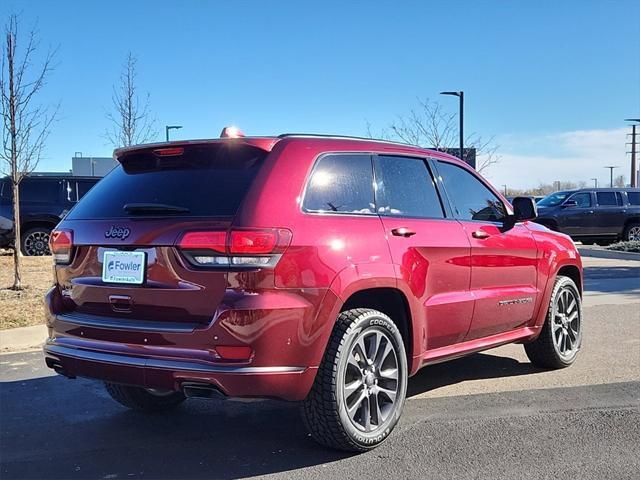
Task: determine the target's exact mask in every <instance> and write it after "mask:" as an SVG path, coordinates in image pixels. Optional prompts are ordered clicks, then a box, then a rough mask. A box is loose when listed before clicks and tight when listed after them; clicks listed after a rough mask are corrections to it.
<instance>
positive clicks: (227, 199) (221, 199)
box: [68, 143, 266, 219]
mask: <svg viewBox="0 0 640 480" xmlns="http://www.w3.org/2000/svg"><path fill="white" fill-rule="evenodd" d="M265 156H266V152H264V151H263V150H260V149H258V148H255V147H250V146H246V145H237V144H229V143H225V144H221V143H218V144H213V145H193V146H186V147H184V153H183V154H181V155H174V156H166V157H162V156H157V155H155V154H154V153H153V152H152V151H142V152H139V151H138V152H134V153H133V154H130V155H128V156H125V157H124V158H122V159H121V161H122V165H119V166H118V167H116V168H115V169H114V170H112V171H111V173H109V174H108V175H107V176H106V177H104V178H103V179H102V180H101V181H100V182H98V183H97V184H96V185H95V187H94V188H92V189H91V190H90V191H89V192H88V193H87V194H86V195H85V196H84V197H83V198H82V200H80V202H78V204H77V205H76V206H75V208H74V209H73V210H71V212H70V213H69V216H68V218H70V219H80V218H84V219H90V218H113V217H126V216H129V215H131V216H151V215H154V214H155V215H167V214H171V215H193V216H229V215H233V214H235V212H236V210H237V209H238V207H239V205H240V202H241V201H242V200H243V198H244V196H245V193H246V192H247V190H248V189H249V186H250V185H251V182H252V181H253V179H254V178H255V176H256V174H257V172H258V169H259V167H260V165H261V164H262V160H263V159H264V157H265ZM127 204H161V205H169V206H174V207H178V209H177V210H178V211H173V212H168V211H165V212H155V213H153V212H150V211H147V212H145V211H139V210H138V211H135V212H131V211H130V212H131V213H128V212H126V211H125V210H124V206H125V205H127ZM181 209H182V210H183V211H179V210H181Z"/></svg>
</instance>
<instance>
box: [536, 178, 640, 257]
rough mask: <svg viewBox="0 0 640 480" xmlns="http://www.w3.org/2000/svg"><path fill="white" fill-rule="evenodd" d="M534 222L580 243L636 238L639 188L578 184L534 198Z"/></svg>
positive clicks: (639, 225) (638, 234)
mask: <svg viewBox="0 0 640 480" xmlns="http://www.w3.org/2000/svg"><path fill="white" fill-rule="evenodd" d="M536 222H538V223H540V224H542V225H545V226H547V227H549V228H550V229H552V230H556V231H559V232H562V233H566V234H567V235H571V237H572V238H574V239H575V240H580V241H581V242H582V243H599V244H602V245H606V244H609V243H612V242H614V241H616V240H640V189H639V188H598V189H596V188H581V189H579V190H566V191H562V192H555V193H553V194H551V195H549V196H548V197H546V198H545V199H544V200H542V201H540V202H538V218H537V219H536Z"/></svg>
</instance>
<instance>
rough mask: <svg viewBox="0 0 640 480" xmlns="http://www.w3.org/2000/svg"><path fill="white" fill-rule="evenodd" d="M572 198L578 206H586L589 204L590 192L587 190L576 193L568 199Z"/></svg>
mask: <svg viewBox="0 0 640 480" xmlns="http://www.w3.org/2000/svg"><path fill="white" fill-rule="evenodd" d="M571 200H573V201H574V202H576V203H577V204H578V207H582V208H588V207H590V206H591V194H590V193H587V192H583V193H576V194H575V195H573V196H572V197H571V198H569V200H568V201H571Z"/></svg>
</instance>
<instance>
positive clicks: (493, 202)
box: [438, 161, 506, 222]
mask: <svg viewBox="0 0 640 480" xmlns="http://www.w3.org/2000/svg"><path fill="white" fill-rule="evenodd" d="M438 173H439V174H440V177H441V178H442V181H443V182H444V184H445V187H446V189H447V194H448V196H449V198H450V200H451V202H452V207H453V208H454V211H455V212H456V216H457V217H458V218H460V219H463V220H481V221H489V222H497V221H501V220H502V219H504V217H505V216H506V211H505V209H504V205H503V204H502V202H501V201H500V199H499V198H498V197H497V196H496V195H495V194H494V193H493V192H492V191H491V190H489V188H487V186H486V185H484V183H482V182H481V181H480V180H479V179H478V178H477V177H476V176H475V175H473V174H471V173H470V172H468V171H467V170H465V169H463V168H462V167H459V166H457V165H454V164H452V163H448V162H442V161H439V162H438Z"/></svg>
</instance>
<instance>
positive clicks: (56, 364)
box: [45, 357, 76, 379]
mask: <svg viewBox="0 0 640 480" xmlns="http://www.w3.org/2000/svg"><path fill="white" fill-rule="evenodd" d="M45 363H46V364H47V367H49V368H51V369H52V370H53V371H54V372H56V373H57V374H58V375H62V376H63V377H67V378H71V379H73V378H76V376H75V375H71V374H70V373H68V372H67V371H66V370H65V369H64V367H63V366H62V363H61V362H60V360H57V359H55V358H51V357H47V358H45Z"/></svg>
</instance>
